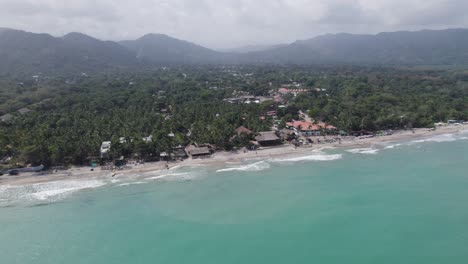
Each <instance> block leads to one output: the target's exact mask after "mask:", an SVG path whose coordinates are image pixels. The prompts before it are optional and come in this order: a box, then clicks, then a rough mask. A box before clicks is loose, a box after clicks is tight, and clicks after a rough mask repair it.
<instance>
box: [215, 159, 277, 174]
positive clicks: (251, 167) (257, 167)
mask: <svg viewBox="0 0 468 264" xmlns="http://www.w3.org/2000/svg"><path fill="white" fill-rule="evenodd" d="M269 168H270V164H269V163H268V162H266V161H259V162H256V163H252V164H248V165H244V166H239V167H232V168H226V169H221V170H217V171H216V172H228V171H262V170H266V169H269Z"/></svg>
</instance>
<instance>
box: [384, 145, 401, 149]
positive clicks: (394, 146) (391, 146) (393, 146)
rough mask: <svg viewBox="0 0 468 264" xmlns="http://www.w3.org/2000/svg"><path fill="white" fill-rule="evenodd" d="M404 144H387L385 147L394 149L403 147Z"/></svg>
mask: <svg viewBox="0 0 468 264" xmlns="http://www.w3.org/2000/svg"><path fill="white" fill-rule="evenodd" d="M402 145H403V144H394V145H390V146H386V147H385V148H384V149H394V148H397V147H401V146H402Z"/></svg>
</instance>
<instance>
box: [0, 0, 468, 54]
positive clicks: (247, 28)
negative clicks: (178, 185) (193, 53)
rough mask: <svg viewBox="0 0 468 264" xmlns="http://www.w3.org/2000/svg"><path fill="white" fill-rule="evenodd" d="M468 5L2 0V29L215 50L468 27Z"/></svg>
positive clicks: (401, 0) (433, 0) (367, 0)
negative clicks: (174, 42) (166, 39)
mask: <svg viewBox="0 0 468 264" xmlns="http://www.w3.org/2000/svg"><path fill="white" fill-rule="evenodd" d="M467 8H468V1H466V0H381V1H378V0H328V1H323V0H268V1H267V0H134V1H128V0H94V1H93V0H68V1H63V0H0V27H1V26H3V27H12V28H19V29H24V30H30V31H33V32H48V33H51V34H54V35H63V34H65V33H67V32H70V31H79V32H83V33H86V34H90V35H92V36H95V37H99V38H103V39H113V40H120V39H131V38H136V37H139V36H141V35H144V34H146V33H150V32H154V33H166V34H168V35H171V36H174V37H178V38H183V39H187V40H190V41H194V42H197V43H200V44H202V45H207V46H210V47H232V46H239V45H245V44H263V43H283V42H290V41H294V40H295V39H304V38H309V37H313V36H315V35H318V34H323V33H335V32H351V33H375V32H379V31H393V30H405V29H409V30H414V29H421V28H444V27H467V26H468V14H467V12H465V10H467Z"/></svg>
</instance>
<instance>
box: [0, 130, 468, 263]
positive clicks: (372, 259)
mask: <svg viewBox="0 0 468 264" xmlns="http://www.w3.org/2000/svg"><path fill="white" fill-rule="evenodd" d="M436 141H438V140H436ZM439 141H447V142H420V143H413V144H404V145H402V146H396V147H395V148H388V149H384V146H382V147H378V148H375V149H371V150H355V151H351V152H353V153H351V152H347V151H338V150H332V151H328V152H327V153H319V154H312V153H311V155H310V156H308V157H306V158H301V159H286V158H285V159H275V160H267V161H252V162H251V163H250V164H249V165H247V166H245V164H244V165H242V164H230V165H229V166H228V167H229V169H228V170H227V171H221V172H216V171H217V170H220V169H223V168H210V167H196V168H180V169H177V171H176V172H175V173H173V175H172V176H168V177H167V178H163V179H165V180H158V179H154V180H142V179H138V181H139V182H138V183H140V182H141V183H142V184H135V185H128V183H132V181H133V182H135V181H137V180H134V179H132V181H127V182H125V183H123V184H122V182H120V183H117V182H114V183H113V184H108V185H106V186H102V187H99V188H96V189H86V190H82V191H79V192H71V191H70V192H69V193H70V194H71V195H66V196H65V195H64V194H65V193H67V192H64V193H61V192H60V191H58V192H57V191H52V192H51V191H50V190H48V189H45V187H44V186H42V187H40V188H39V187H37V186H36V187H28V188H26V191H25V190H24V189H11V188H10V189H8V188H9V187H8V188H7V187H4V189H3V190H2V189H0V192H3V196H1V195H0V198H1V199H3V200H4V204H3V205H4V206H7V207H4V208H0V263H8V264H10V263H23V264H27V263H36V264H42V263H70V264H74V263H204V264H206V263H360V264H362V263H392V264H394V263H425V264H427V263H468V155H467V153H468V140H464V139H459V140H456V141H451V140H439ZM98 185H99V184H96V186H98ZM73 186H75V185H73ZM73 186H72V187H70V186H68V187H67V188H68V190H71V189H73ZM67 188H65V189H67ZM38 189H39V191H38ZM44 190H46V191H49V193H47V192H45V191H44ZM27 191H29V192H36V196H28V195H27V193H28V192H27ZM15 192H20V193H21V194H20V195H16V196H14V197H13V198H14V199H16V200H20V201H21V202H20V203H12V201H9V202H10V204H9V205H6V203H5V200H8V197H7V196H6V195H10V196H11V195H13V193H15ZM37 192H39V194H37ZM46 194H48V195H46ZM24 197H29V198H28V199H24ZM31 197H35V198H36V200H35V202H31V201H32V200H34V199H32V198H31ZM13 198H11V199H13ZM22 199H23V200H22ZM26 200H27V201H29V202H26Z"/></svg>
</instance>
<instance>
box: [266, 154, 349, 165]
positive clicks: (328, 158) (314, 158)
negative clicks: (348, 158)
mask: <svg viewBox="0 0 468 264" xmlns="http://www.w3.org/2000/svg"><path fill="white" fill-rule="evenodd" d="M341 158H343V155H342V154H313V155H309V156H301V157H294V158H284V159H272V160H271V161H272V162H279V163H281V162H300V161H333V160H339V159H341Z"/></svg>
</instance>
